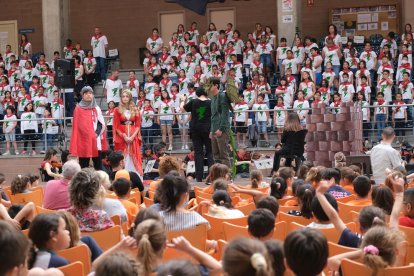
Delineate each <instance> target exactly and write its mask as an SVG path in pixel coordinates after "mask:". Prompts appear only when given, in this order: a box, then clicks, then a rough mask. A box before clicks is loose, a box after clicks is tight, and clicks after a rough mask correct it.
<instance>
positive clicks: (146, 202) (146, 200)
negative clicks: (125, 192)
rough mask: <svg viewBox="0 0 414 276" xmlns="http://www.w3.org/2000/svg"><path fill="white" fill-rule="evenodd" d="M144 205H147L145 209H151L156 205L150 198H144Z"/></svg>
mask: <svg viewBox="0 0 414 276" xmlns="http://www.w3.org/2000/svg"><path fill="white" fill-rule="evenodd" d="M144 204H145V207H147V208H148V207H150V206H151V205H153V204H154V200H152V199H150V198H148V197H144Z"/></svg>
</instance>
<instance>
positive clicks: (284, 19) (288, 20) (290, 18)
mask: <svg viewBox="0 0 414 276" xmlns="http://www.w3.org/2000/svg"><path fill="white" fill-rule="evenodd" d="M282 22H283V23H285V24H287V23H292V22H293V15H291V14H290V15H284V16H283V17H282Z"/></svg>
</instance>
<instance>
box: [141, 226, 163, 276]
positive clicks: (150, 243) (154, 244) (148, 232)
mask: <svg viewBox="0 0 414 276" xmlns="http://www.w3.org/2000/svg"><path fill="white" fill-rule="evenodd" d="M135 239H136V241H137V245H138V254H137V260H138V261H139V262H140V264H141V265H142V270H143V271H142V274H144V275H148V274H151V273H152V272H153V270H154V268H155V266H156V263H157V260H158V259H160V258H162V254H163V253H164V248H165V244H166V242H167V235H166V233H165V229H164V225H163V224H162V223H161V222H160V221H157V220H154V219H148V220H145V221H143V222H141V223H140V224H139V225H138V227H137V229H136V230H135ZM140 275H141V274H140Z"/></svg>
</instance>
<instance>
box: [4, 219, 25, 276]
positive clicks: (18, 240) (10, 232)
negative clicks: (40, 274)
mask: <svg viewBox="0 0 414 276" xmlns="http://www.w3.org/2000/svg"><path fill="white" fill-rule="evenodd" d="M29 246H30V243H29V240H28V239H27V238H26V237H25V236H24V235H23V233H22V232H21V231H16V228H14V227H13V226H12V225H11V224H9V223H8V222H5V221H0V248H1V250H0V259H1V262H2V265H1V266H0V275H27V264H26V258H27V252H28V250H29Z"/></svg>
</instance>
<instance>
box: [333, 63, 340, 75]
mask: <svg viewBox="0 0 414 276" xmlns="http://www.w3.org/2000/svg"><path fill="white" fill-rule="evenodd" d="M332 70H333V71H334V72H335V77H338V76H339V72H340V71H341V65H332Z"/></svg>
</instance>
